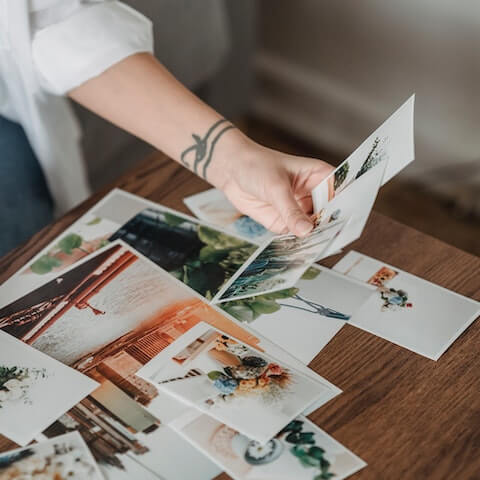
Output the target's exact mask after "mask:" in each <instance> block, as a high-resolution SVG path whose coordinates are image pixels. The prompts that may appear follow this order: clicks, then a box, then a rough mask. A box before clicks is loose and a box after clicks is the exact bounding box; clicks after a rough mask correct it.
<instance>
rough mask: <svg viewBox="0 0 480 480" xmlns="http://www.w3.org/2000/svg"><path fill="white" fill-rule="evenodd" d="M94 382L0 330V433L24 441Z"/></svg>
mask: <svg viewBox="0 0 480 480" xmlns="http://www.w3.org/2000/svg"><path fill="white" fill-rule="evenodd" d="M97 386H98V383H97V382H96V381H94V380H92V379H90V378H88V377H86V376H85V375H82V374H81V373H79V372H77V371H75V370H73V369H71V368H68V367H66V366H65V365H63V364H61V363H60V362H57V361H56V360H54V359H53V358H50V357H48V356H47V355H44V354H43V353H41V352H39V351H37V350H35V349H34V348H32V347H29V346H28V345H26V344H24V343H23V342H21V341H19V340H17V339H15V338H13V337H11V336H10V335H8V334H6V333H4V332H0V433H1V434H2V435H5V436H6V437H8V438H9V439H10V440H12V441H14V442H16V443H17V444H19V445H26V444H27V443H28V442H30V441H31V440H32V439H33V438H34V437H35V436H36V435H38V434H39V433H40V432H42V430H43V429H44V428H46V427H47V426H48V425H50V424H51V423H52V422H53V421H55V420H56V419H57V418H58V417H60V416H61V415H63V414H64V413H65V412H66V411H67V410H69V409H70V408H71V407H72V406H73V405H75V404H76V403H77V402H78V401H80V400H81V399H82V398H84V397H86V396H87V395H88V394H89V393H91V392H92V391H93V390H94V389H95V388H97ZM20 419H21V421H20ZM0 478H1V474H0Z"/></svg>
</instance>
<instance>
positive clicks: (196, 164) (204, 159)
mask: <svg viewBox="0 0 480 480" xmlns="http://www.w3.org/2000/svg"><path fill="white" fill-rule="evenodd" d="M232 128H235V126H234V125H232V124H231V123H228V121H227V120H225V119H224V118H222V119H221V120H218V121H217V122H215V123H214V124H213V125H212V126H211V127H210V128H209V129H208V131H207V133H206V134H205V136H204V137H203V138H201V137H200V136H199V135H196V134H195V133H194V134H192V137H193V139H194V140H195V143H194V144H193V145H191V146H190V147H188V148H187V149H186V150H184V151H183V152H182V154H181V156H180V159H181V161H182V163H183V164H184V165H185V166H186V167H188V168H189V169H190V170H192V171H193V172H194V173H196V174H197V175H200V176H202V177H203V178H207V169H208V166H209V165H210V162H211V161H212V157H213V151H214V150H215V145H216V144H217V142H218V140H220V137H221V136H222V135H223V134H224V133H225V132H226V131H228V130H230V129H232ZM192 152H193V154H194V155H191V154H192ZM187 156H191V157H192V159H191V160H188V159H187ZM200 168H201V170H202V171H201V173H200V171H199V170H200Z"/></svg>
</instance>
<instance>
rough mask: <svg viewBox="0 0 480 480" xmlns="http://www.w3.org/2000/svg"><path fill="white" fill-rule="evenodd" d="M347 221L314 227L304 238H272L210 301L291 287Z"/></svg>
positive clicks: (224, 300) (284, 236)
mask: <svg viewBox="0 0 480 480" xmlns="http://www.w3.org/2000/svg"><path fill="white" fill-rule="evenodd" d="M347 222H348V220H341V221H337V222H332V223H327V224H321V225H317V227H315V228H314V229H313V230H312V232H311V233H310V234H309V235H307V236H306V237H296V236H295V235H291V234H288V235H279V236H276V237H274V238H273V239H272V240H271V241H270V242H268V243H267V244H266V245H264V246H263V247H260V248H259V249H258V250H257V252H256V254H255V255H253V256H252V257H251V259H250V260H249V261H248V262H246V263H245V264H244V265H243V266H242V268H240V269H239V270H238V272H237V273H236V274H235V275H234V276H233V277H232V278H231V279H230V281H229V282H227V284H226V285H225V286H224V287H223V288H222V289H221V290H220V291H219V292H218V294H217V295H216V297H215V298H214V299H213V302H214V303H221V302H226V301H231V300H239V299H241V298H247V297H252V296H256V295H260V294H267V293H270V292H275V291H278V290H284V289H286V288H289V287H292V286H294V285H295V284H296V283H297V281H298V280H299V279H300V277H301V276H302V275H303V273H304V272H305V271H306V270H307V269H308V268H309V267H310V265H312V263H314V262H315V260H316V259H317V258H318V257H319V256H322V253H323V252H325V251H326V250H327V249H328V248H329V247H330V244H331V243H332V242H333V241H334V240H335V238H336V237H337V235H338V234H339V233H340V232H341V231H342V229H343V228H344V226H345V224H346V223H347Z"/></svg>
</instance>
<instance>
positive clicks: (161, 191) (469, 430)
mask: <svg viewBox="0 0 480 480" xmlns="http://www.w3.org/2000/svg"><path fill="white" fill-rule="evenodd" d="M113 186H117V187H120V188H123V189H125V190H128V191H130V192H132V193H135V194H138V195H141V196H143V197H146V198H149V199H150V200H153V201H156V202H160V203H162V204H164V205H167V206H169V207H172V208H175V209H177V210H181V211H184V212H188V210H187V209H186V207H185V206H184V204H183V201H182V199H183V198H184V197H185V196H187V195H190V194H193V193H196V192H199V191H201V190H204V189H205V188H207V187H208V184H207V183H206V182H204V181H202V180H200V179H199V178H197V177H195V176H193V175H192V174H191V173H189V172H188V171H187V170H185V169H184V168H182V167H180V166H178V165H177V164H176V163H174V162H172V161H171V160H169V159H167V158H166V157H164V156H163V155H161V154H156V155H154V156H152V157H150V158H148V159H146V160H145V161H144V162H143V163H141V164H140V165H139V166H138V167H137V168H136V169H135V170H133V171H132V172H130V173H129V174H128V175H125V176H124V177H122V178H121V179H120V180H119V181H118V182H116V183H115V185H112V186H111V187H113ZM111 187H109V188H107V189H105V190H104V191H102V192H99V193H98V194H96V195H94V196H92V197H91V198H90V199H88V200H87V201H86V202H84V203H82V204H81V205H80V206H79V207H77V208H76V209H74V210H72V211H71V212H69V213H67V214H66V215H65V216H63V217H62V218H61V219H59V220H58V221H57V222H56V223H54V224H52V225H51V226H49V227H47V228H45V229H44V230H42V231H41V232H39V233H38V234H37V235H35V236H34V237H33V238H32V239H31V240H30V241H29V242H28V243H26V244H25V245H23V246H22V247H20V248H18V249H17V250H15V251H13V252H11V253H10V254H9V255H7V256H5V257H3V258H2V259H0V283H2V282H3V281H5V280H6V279H7V278H8V277H9V276H10V275H11V274H13V273H14V272H15V271H16V270H17V269H18V268H20V267H21V266H22V265H23V264H24V263H25V262H26V261H27V260H29V259H30V258H31V257H32V256H33V255H34V254H36V253H37V252H38V251H39V250H41V249H42V248H43V247H44V246H45V245H47V244H48V243H49V242H50V241H52V240H53V239H54V238H55V237H56V236H57V235H58V234H59V233H60V232H62V231H63V230H64V229H65V228H66V227H68V226H69V225H70V224H71V223H73V222H74V221H75V220H76V219H77V218H78V217H79V216H80V215H81V214H83V213H84V212H85V211H86V210H87V209H88V208H90V207H91V206H92V205H93V204H94V203H95V202H97V201H98V200H99V199H100V198H101V197H102V196H103V195H104V194H105V193H106V192H107V191H109V190H110V188H111ZM349 248H354V249H356V250H359V251H360V252H363V253H365V254H367V255H371V256H373V257H375V258H377V259H379V260H383V261H385V262H387V263H390V264H393V265H395V266H397V267H399V268H401V269H403V270H406V271H407V272H410V273H413V274H415V275H418V276H420V277H422V278H424V279H426V280H429V281H432V282H434V283H436V284H438V285H442V286H443V287H446V288H448V289H450V290H453V291H455V292H458V293H460V294H462V295H466V296H468V297H471V298H474V299H476V300H480V259H479V258H477V257H474V256H472V255H470V254H467V253H465V252H463V251H461V250H458V249H456V248H454V247H451V246H449V245H446V244H445V243H442V242H440V241H438V240H436V239H434V238H432V237H429V236H427V235H424V234H422V233H420V232H418V231H416V230H413V229H411V228H408V227H406V226H404V225H402V224H400V223H397V222H394V221H393V220H391V219H389V218H387V217H385V216H382V215H380V214H377V213H375V212H374V213H373V214H372V215H371V218H370V220H369V222H368V225H367V227H366V229H365V232H364V234H363V235H362V238H361V239H360V240H358V241H357V242H355V243H354V244H352V245H351V246H350V247H349ZM339 258H340V256H336V257H331V258H329V259H327V260H326V261H325V262H323V263H324V264H325V265H327V266H329V267H330V266H332V265H333V264H334V263H335V262H336V261H338V259H339ZM305 334H308V332H303V331H299V332H298V335H305ZM479 348H480V322H478V321H477V322H474V323H473V325H472V326H470V328H469V329H468V330H467V331H466V332H464V333H463V334H462V335H461V336H460V338H459V339H458V340H457V341H456V342H455V343H454V345H453V346H452V347H451V348H450V349H449V350H448V351H447V352H446V353H445V354H444V355H443V356H442V357H441V358H440V360H439V361H438V362H434V361H432V360H428V359H426V358H423V357H421V356H419V355H416V354H414V353H412V352H409V351H408V350H405V349H403V348H400V347H398V346H396V345H393V344H392V343H390V342H387V341H385V340H382V339H381V338H377V337H375V336H373V335H371V334H369V333H366V332H363V331H361V330H359V329H356V328H354V327H351V326H349V325H347V326H345V327H344V328H343V329H342V330H341V331H340V332H339V333H338V334H337V335H336V336H335V337H334V338H333V340H332V341H331V342H330V343H329V344H328V345H327V346H326V347H325V348H324V349H323V350H322V351H321V352H320V353H319V354H318V355H317V357H316V358H315V359H314V360H313V361H312V363H311V364H310V366H311V368H313V369H314V370H315V371H317V372H318V373H319V374H320V375H322V376H324V377H326V378H327V379H328V380H329V381H331V382H333V383H334V384H335V385H337V386H338V387H340V388H341V389H342V390H343V391H344V393H343V394H341V395H339V396H338V397H336V398H335V399H333V400H332V401H331V402H330V403H328V404H327V405H325V406H323V407H322V408H320V409H319V410H317V411H316V412H315V413H314V414H312V415H311V417H310V418H311V419H312V420H313V421H314V422H315V423H317V424H318V425H319V426H320V427H321V428H323V429H324V430H326V431H327V432H328V433H329V434H331V435H333V436H334V437H335V438H336V439H337V440H338V441H339V442H341V443H343V444H344V445H345V446H346V447H347V448H349V449H351V450H352V451H353V452H355V453H356V454H357V455H359V456H360V457H361V458H363V459H364V460H365V461H366V462H367V463H368V467H367V468H365V469H363V470H362V471H360V472H359V473H357V474H356V475H354V476H353V477H352V478H355V479H358V480H360V479H382V480H396V479H399V480H400V479H402V480H405V479H416V480H418V479H480V354H479ZM221 478H223V479H226V478H228V477H227V476H226V475H222V476H221ZM292 480H294V479H292Z"/></svg>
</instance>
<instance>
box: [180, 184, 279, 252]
mask: <svg viewBox="0 0 480 480" xmlns="http://www.w3.org/2000/svg"><path fill="white" fill-rule="evenodd" d="M183 201H184V203H185V205H186V206H187V207H188V208H189V209H190V211H191V212H192V213H193V214H194V215H195V216H196V217H197V218H199V219H200V220H204V221H205V222H210V223H212V224H213V225H218V226H219V227H222V228H223V229H224V230H225V231H227V232H230V233H233V234H234V235H236V236H238V237H242V238H244V239H245V240H246V241H248V242H252V243H256V244H258V245H260V244H262V243H263V242H264V241H265V240H268V239H270V238H272V237H273V236H274V234H273V233H272V232H269V231H268V230H267V229H266V228H265V227H264V226H263V225H260V224H259V223H257V222H256V221H255V220H253V219H251V218H250V217H248V216H247V215H243V214H242V213H240V212H239V211H238V210H237V209H236V208H235V207H234V206H233V205H232V204H231V203H230V201H229V200H228V198H227V197H226V196H225V195H224V194H223V192H222V191H220V190H218V189H216V188H211V189H210V190H205V191H204V192H201V193H197V194H196V195H191V196H190V197H186V198H184V199H183Z"/></svg>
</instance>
